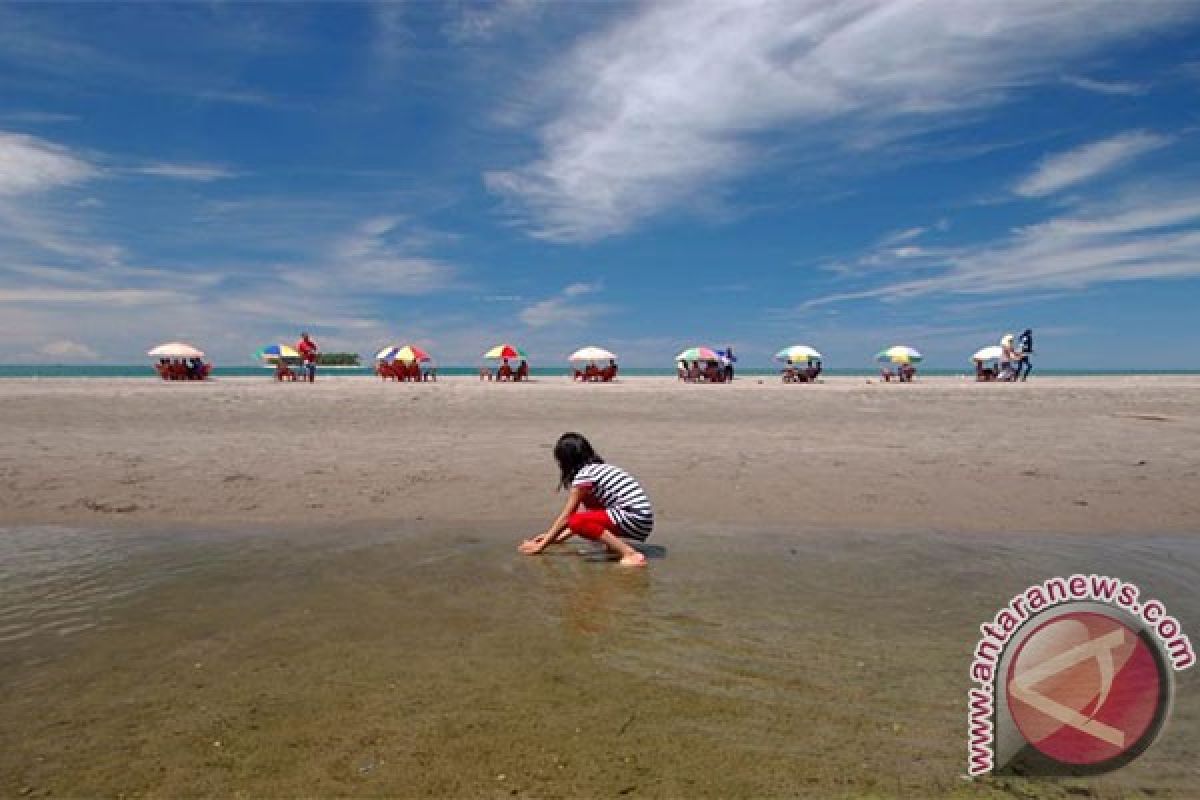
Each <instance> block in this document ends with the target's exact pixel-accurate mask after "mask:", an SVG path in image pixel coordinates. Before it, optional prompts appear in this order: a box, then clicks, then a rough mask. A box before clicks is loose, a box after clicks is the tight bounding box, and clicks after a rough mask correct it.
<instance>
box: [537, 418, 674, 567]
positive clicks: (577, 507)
mask: <svg viewBox="0 0 1200 800" xmlns="http://www.w3.org/2000/svg"><path fill="white" fill-rule="evenodd" d="M554 460H555V461H557V462H558V469H559V487H560V488H562V489H566V490H568V491H569V494H568V496H567V503H566V505H565V506H564V507H563V510H562V513H561V514H559V515H558V517H557V519H555V520H554V522H553V523H552V524H551V525H550V527H549V528H548V529H547V530H546V532H545V533H542V534H540V535H538V536H534V537H533V538H531V539H526V540H525V541H523V542H521V544H520V546H519V547H518V549H519V550H520V551H521V552H522V553H525V554H526V555H531V556H532V555H536V554H538V553H540V552H542V551H543V550H545V549H546V548H547V547H549V546H550V545H552V544H555V543H557V542H562V541H565V540H566V539H568V538H570V537H571V536H582V537H583V538H585V539H591V540H592V541H597V542H601V543H603V544H604V546H605V547H607V548H608V549H609V551H610V552H612V553H615V554H616V555H618V556H620V561H619V562H618V563H620V564H621V565H622V566H626V567H642V566H645V565H646V557H645V556H644V555H642V554H641V553H639V552H638V551H637V550H635V549H634V548H633V547H631V546H630V544H629V542H630V541H634V542H644V541H645V540H646V537H647V536H649V535H650V531H651V530H653V529H654V509H653V507H652V506H651V505H650V498H648V497H647V496H646V492H645V490H643V489H642V487H641V484H639V483H638V482H637V480H636V479H635V478H634V477H633V476H632V475H630V474H629V473H628V472H626V471H625V470H623V469H621V468H620V467H618V466H615V465H613V464H605V463H604V459H602V458H600V456H599V455H598V454H597V453H596V451H595V450H594V449H592V445H591V443H590V442H588V440H587V439H585V438H584V437H583V436H582V435H581V434H578V433H564V434H563V435H562V436H561V437H559V439H558V444H556V445H555V446H554Z"/></svg>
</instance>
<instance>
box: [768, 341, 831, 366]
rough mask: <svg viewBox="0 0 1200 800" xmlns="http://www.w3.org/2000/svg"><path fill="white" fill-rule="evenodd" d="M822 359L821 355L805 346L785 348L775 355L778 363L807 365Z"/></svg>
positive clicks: (797, 345) (795, 345)
mask: <svg viewBox="0 0 1200 800" xmlns="http://www.w3.org/2000/svg"><path fill="white" fill-rule="evenodd" d="M822 358H823V356H822V355H821V354H820V353H818V352H817V351H816V350H814V349H813V348H811V347H809V346H808V345H804V344H794V345H792V346H791V347H785V348H783V349H782V350H780V351H779V352H778V353H776V354H775V360H776V361H786V362H788V363H789V364H800V363H804V364H807V363H808V362H810V361H820V360H821V359H822Z"/></svg>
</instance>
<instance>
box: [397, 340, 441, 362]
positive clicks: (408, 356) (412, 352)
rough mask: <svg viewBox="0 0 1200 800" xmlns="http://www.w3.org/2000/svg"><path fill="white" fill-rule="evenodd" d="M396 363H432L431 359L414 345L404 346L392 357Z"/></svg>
mask: <svg viewBox="0 0 1200 800" xmlns="http://www.w3.org/2000/svg"><path fill="white" fill-rule="evenodd" d="M392 357H393V358H394V359H396V360H397V361H403V362H405V363H410V364H411V363H412V362H413V361H432V360H433V357H432V356H431V355H429V353H426V352H425V351H424V350H422V349H421V348H419V347H416V346H415V345H411V344H406V345H404V347H401V348H400V349H399V350H397V351H396V354H395V355H394V356H392Z"/></svg>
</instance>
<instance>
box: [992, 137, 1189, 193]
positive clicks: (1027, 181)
mask: <svg viewBox="0 0 1200 800" xmlns="http://www.w3.org/2000/svg"><path fill="white" fill-rule="evenodd" d="M1170 141H1171V139H1170V138H1169V137H1166V136H1160V135H1158V134H1155V133H1150V132H1148V131H1127V132H1126V133H1121V134H1117V135H1116V136H1113V137H1110V138H1108V139H1103V140H1101V141H1098V142H1092V143H1091V144H1086V145H1084V146H1082V147H1078V148H1076V149H1074V150H1069V151H1067V152H1065V153H1058V154H1057V155H1052V156H1047V157H1046V158H1044V159H1042V162H1041V163H1040V164H1039V165H1038V166H1037V168H1036V169H1035V170H1034V171H1033V173H1032V174H1030V175H1029V176H1027V177H1026V178H1024V179H1023V180H1021V181H1020V182H1019V183H1018V184H1017V185H1016V187H1015V189H1014V191H1016V193H1017V194H1019V195H1022V196H1024V197H1042V196H1044V195H1048V194H1053V193H1055V192H1058V191H1061V190H1063V189H1066V188H1068V187H1070V186H1074V185H1075V184H1078V183H1082V182H1084V181H1086V180H1090V179H1091V178H1094V177H1096V176H1097V175H1102V174H1104V173H1106V172H1111V171H1112V170H1114V169H1117V168H1118V167H1121V166H1123V165H1125V164H1128V163H1129V162H1131V161H1133V160H1134V159H1136V158H1138V157H1139V156H1142V155H1144V154H1146V153H1149V152H1150V151H1152V150H1157V149H1159V148H1160V147H1164V146H1166V145H1167V144H1169V143H1170Z"/></svg>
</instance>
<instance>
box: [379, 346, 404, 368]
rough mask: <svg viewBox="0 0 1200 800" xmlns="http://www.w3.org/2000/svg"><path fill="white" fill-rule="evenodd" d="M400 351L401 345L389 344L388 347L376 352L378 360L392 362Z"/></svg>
mask: <svg viewBox="0 0 1200 800" xmlns="http://www.w3.org/2000/svg"><path fill="white" fill-rule="evenodd" d="M399 352H400V347H399V345H394V344H389V345H388V346H387V347H385V348H383V349H382V350H380V351H379V352H378V353H376V354H375V360H376V361H387V362H389V363H390V362H391V361H393V360H394V359H395V358H396V354H397V353H399Z"/></svg>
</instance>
